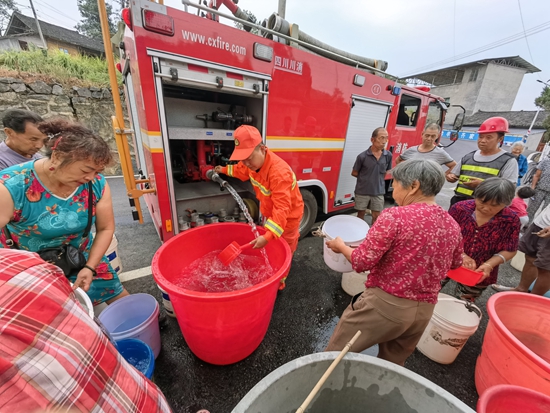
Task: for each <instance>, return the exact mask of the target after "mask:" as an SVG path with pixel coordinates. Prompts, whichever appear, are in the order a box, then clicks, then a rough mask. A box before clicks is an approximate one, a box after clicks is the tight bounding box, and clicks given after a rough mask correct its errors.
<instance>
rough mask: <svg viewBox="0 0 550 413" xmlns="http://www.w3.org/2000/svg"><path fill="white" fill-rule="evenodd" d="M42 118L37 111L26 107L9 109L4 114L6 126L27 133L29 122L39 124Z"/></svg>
mask: <svg viewBox="0 0 550 413" xmlns="http://www.w3.org/2000/svg"><path fill="white" fill-rule="evenodd" d="M42 120H43V119H42V118H41V117H40V116H38V115H37V114H36V113H34V112H31V111H30V110H25V109H8V110H6V111H5V112H4V113H3V114H2V123H3V124H4V128H10V129H13V130H14V131H15V132H16V133H25V128H26V127H27V122H30V123H34V124H38V123H40V122H42Z"/></svg>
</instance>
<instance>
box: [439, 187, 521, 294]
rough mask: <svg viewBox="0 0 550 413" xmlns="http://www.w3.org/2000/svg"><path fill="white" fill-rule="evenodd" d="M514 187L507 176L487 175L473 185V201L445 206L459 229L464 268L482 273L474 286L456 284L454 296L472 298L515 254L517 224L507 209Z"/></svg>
mask: <svg viewBox="0 0 550 413" xmlns="http://www.w3.org/2000/svg"><path fill="white" fill-rule="evenodd" d="M515 190H516V186H515V185H514V184H513V183H512V182H510V181H508V180H507V179H502V178H489V179H486V180H485V181H483V182H482V183H481V184H479V186H478V187H477V188H476V190H475V192H474V199H473V200H469V201H462V202H458V203H456V204H455V205H453V206H452V207H451V209H449V214H450V215H451V216H452V217H453V218H454V219H455V221H456V222H457V223H458V225H460V228H461V230H462V237H463V238H464V256H463V260H464V263H463V265H464V267H466V268H469V269H471V270H475V271H479V272H482V273H483V279H482V280H481V281H480V282H479V284H478V285H476V286H474V287H468V286H466V285H463V284H460V283H457V288H456V291H455V295H456V296H458V297H460V298H462V299H466V300H470V301H474V300H475V299H476V298H478V297H479V296H480V295H481V294H482V293H483V291H484V290H485V289H486V288H487V286H488V285H490V284H494V283H496V282H497V277H498V266H499V265H500V264H504V263H505V262H506V261H508V260H511V259H512V258H513V257H514V255H516V252H517V249H518V243H519V230H520V227H521V224H520V220H519V217H518V215H517V214H516V213H515V212H513V211H512V210H511V209H510V208H508V205H510V204H511V203H512V200H513V199H514V195H515Z"/></svg>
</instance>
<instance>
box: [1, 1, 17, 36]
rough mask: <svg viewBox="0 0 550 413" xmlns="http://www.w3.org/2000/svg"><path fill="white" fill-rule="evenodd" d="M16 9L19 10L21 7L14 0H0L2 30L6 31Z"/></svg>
mask: <svg viewBox="0 0 550 413" xmlns="http://www.w3.org/2000/svg"><path fill="white" fill-rule="evenodd" d="M15 11H17V12H18V11H19V9H18V8H17V6H16V5H15V1H14V0H0V32H2V33H3V32H4V29H5V28H6V26H7V25H8V22H9V21H10V17H11V15H12V13H13V12H15Z"/></svg>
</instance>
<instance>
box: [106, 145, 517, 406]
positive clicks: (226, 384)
mask: <svg viewBox="0 0 550 413" xmlns="http://www.w3.org/2000/svg"><path fill="white" fill-rule="evenodd" d="M447 143H448V141H446V142H444V144H447ZM474 149H476V144H475V143H474V142H467V141H459V142H457V143H455V144H454V145H452V146H451V147H449V148H448V151H449V153H450V154H451V156H453V157H454V158H455V159H459V158H460V157H462V156H463V155H464V154H465V153H467V152H470V151H472V150H474ZM109 184H110V185H111V188H112V192H113V200H114V208H115V216H116V223H117V230H116V234H117V238H118V240H119V255H120V257H121V259H122V264H123V267H124V272H128V271H131V270H136V269H139V268H142V267H147V266H149V265H150V263H151V259H152V257H153V255H154V253H155V251H156V250H157V249H158V247H159V246H160V242H159V240H158V236H157V234H156V231H155V229H154V227H153V224H152V222H151V220H150V218H149V217H148V214H147V212H146V211H145V213H144V217H145V223H144V224H143V225H139V224H137V223H134V222H133V221H132V220H131V215H130V208H129V207H128V203H127V200H126V198H125V189H124V185H123V182H122V179H120V178H111V179H110V180H109ZM452 188H453V185H451V184H446V185H445V188H444V190H443V191H442V192H441V194H440V195H438V197H437V201H438V203H439V204H440V205H442V206H443V207H445V208H446V207H448V204H449V199H450V197H451V196H452ZM322 248H323V247H322V240H321V239H319V238H314V237H307V238H305V239H303V240H301V241H300V243H299V245H298V250H297V252H296V254H295V256H294V259H293V262H292V268H291V271H290V274H289V278H288V281H287V288H286V289H285V290H284V291H283V292H281V293H279V296H278V298H277V301H276V304H275V309H274V312H273V316H272V320H271V324H270V327H269V330H268V332H267V335H266V337H265V339H264V341H263V342H262V344H261V345H260V347H259V348H258V349H257V350H256V351H255V352H254V353H253V354H252V355H251V356H250V357H248V358H247V359H246V360H243V361H242V362H239V363H237V364H234V365H231V366H225V367H219V366H213V365H209V364H207V363H204V362H202V361H201V360H199V359H197V358H196V357H195V356H194V355H193V354H192V353H191V351H190V350H189V348H188V347H187V345H186V343H185V340H184V339H183V337H182V335H181V333H180V330H179V326H178V324H177V321H176V320H175V319H172V318H169V317H164V318H163V319H162V320H161V335H162V352H161V354H160V355H159V357H158V359H157V361H156V369H155V382H156V383H157V384H158V385H159V387H160V388H161V389H162V391H163V392H164V394H165V395H166V397H167V398H168V400H169V402H170V403H171V404H172V406H173V408H174V411H175V412H181V413H195V412H197V411H198V410H199V409H208V410H209V411H210V412H211V413H226V412H230V411H231V410H232V408H233V407H234V406H235V405H236V404H237V403H238V401H239V400H240V399H241V398H242V397H243V396H244V395H245V394H246V393H247V392H248V391H249V390H250V389H251V388H252V387H253V386H254V385H255V384H256V383H257V382H258V381H260V380H261V379H262V378H263V377H265V376H266V375H267V374H269V373H270V372H271V371H273V370H275V369H276V368H277V367H279V366H281V365H283V364H285V363H287V362H289V361H291V360H293V359H295V358H298V357H301V356H304V355H306V354H310V353H314V352H318V351H322V350H323V348H324V347H325V345H326V344H327V342H328V339H329V337H330V334H331V332H332V330H333V328H334V326H335V324H336V322H337V321H338V318H339V316H340V314H341V313H342V311H343V310H344V308H345V307H346V306H347V304H348V303H349V300H350V297H349V296H348V295H347V294H346V293H345V292H344V291H343V290H342V288H341V286H340V283H341V274H339V273H336V272H334V271H332V270H330V269H329V268H327V267H326V265H325V264H324V262H323V258H322ZM499 277H500V278H499V280H500V282H502V283H504V284H508V285H514V283H516V282H517V281H519V272H518V271H516V270H515V269H513V268H512V267H511V266H509V265H508V264H505V265H503V266H501V269H500V275H499ZM452 284H453V283H449V285H447V286H446V287H445V289H444V290H443V292H449V291H450V290H451V289H452V288H453V285H452ZM124 285H125V287H126V288H127V289H128V291H130V292H131V293H137V292H145V293H149V294H152V295H153V296H155V297H156V298H157V299H158V300H159V301H160V298H161V297H160V294H159V291H158V289H157V288H156V285H155V283H154V281H153V279H152V276H150V275H147V276H145V277H142V278H138V279H134V280H131V281H127V282H125V283H124ZM492 294H493V291H491V290H490V289H489V290H488V291H486V292H485V294H484V296H483V297H482V298H481V299H480V300H479V302H478V303H477V305H478V306H479V307H480V308H481V309H482V310H483V318H482V321H481V324H480V328H479V329H478V331H477V332H476V333H475V334H474V335H473V336H472V337H471V338H470V339H469V341H468V343H467V344H466V346H465V347H464V349H463V350H462V351H461V353H460V354H459V356H458V358H457V360H456V361H455V362H454V363H453V364H451V365H441V364H437V363H435V362H433V361H431V360H430V359H428V358H426V357H425V356H424V355H422V354H421V353H419V352H418V351H415V353H414V354H413V355H412V356H411V357H410V358H409V359H408V360H407V363H406V365H405V366H406V367H407V368H409V369H410V370H412V371H414V372H416V373H418V374H420V375H422V376H424V377H426V378H427V379H429V380H431V381H433V382H435V383H437V384H438V385H439V386H441V387H443V388H444V389H446V390H447V391H449V392H450V393H452V394H454V395H455V396H456V397H458V398H459V399H461V400H462V401H463V402H465V403H466V404H468V405H469V406H471V407H472V408H475V405H476V402H477V393H476V390H475V385H474V369H475V363H476V359H477V356H478V354H479V353H480V350H481V344H482V340H483V333H484V331H485V327H486V324H487V313H486V311H485V304H486V301H487V299H488V297H489V296H490V295H492ZM220 351H223V349H220ZM366 353H367V354H371V355H375V354H376V351H375V349H369V350H367V351H366ZM314 384H315V383H314V380H313V379H312V383H311V385H312V387H313V385H314Z"/></svg>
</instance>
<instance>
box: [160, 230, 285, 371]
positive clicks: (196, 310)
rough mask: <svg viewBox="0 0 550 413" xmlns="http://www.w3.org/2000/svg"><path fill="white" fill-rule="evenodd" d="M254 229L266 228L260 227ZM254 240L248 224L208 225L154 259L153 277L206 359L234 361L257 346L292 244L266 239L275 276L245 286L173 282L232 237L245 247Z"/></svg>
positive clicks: (196, 349) (166, 247)
mask: <svg viewBox="0 0 550 413" xmlns="http://www.w3.org/2000/svg"><path fill="white" fill-rule="evenodd" d="M258 230H259V231H260V234H262V233H264V232H265V230H264V229H263V228H260V227H259V228H258ZM252 239H253V236H252V233H251V231H250V227H249V226H248V225H247V224H239V223H220V224H210V225H205V226H201V227H197V228H194V229H191V230H188V231H185V232H183V233H181V234H179V235H177V236H176V237H174V238H172V239H170V240H169V241H168V242H166V243H164V244H163V245H162V246H161V247H160V248H159V250H158V251H157V252H156V253H155V256H154V257H153V262H152V272H153V277H154V278H155V281H156V282H157V283H158V284H159V285H160V286H161V287H162V289H163V290H165V291H166V292H167V293H168V295H169V296H170V300H171V302H172V305H173V307H174V312H175V313H176V316H177V319H178V323H179V325H180V329H181V332H182V334H183V337H184V338H185V341H186V342H187V345H188V346H189V348H190V349H191V351H192V352H193V353H194V354H195V355H196V356H197V357H198V358H200V359H201V360H204V361H206V362H208V363H212V364H218V365H226V364H232V363H236V362H238V361H240V360H242V359H244V358H246V357H248V356H249V355H250V354H252V352H253V351H254V350H256V348H258V346H259V345H260V343H261V342H262V340H263V338H264V336H265V333H266V332H267V328H268V326H269V322H270V320H271V314H272V312H273V306H274V304H275V299H276V297H277V291H278V288H279V283H280V280H281V279H282V278H283V277H285V276H286V275H287V274H288V271H289V269H290V262H291V259H292V254H291V252H290V247H289V246H288V244H287V243H286V242H285V241H284V240H273V241H271V242H269V244H267V246H266V248H265V250H266V252H267V255H268V258H269V262H270V264H271V266H272V268H273V271H274V274H273V276H271V277H270V278H269V279H267V280H266V281H264V282H262V283H260V284H257V285H254V286H252V287H249V288H246V289H244V290H238V291H231V292H224V293H204V292H197V291H191V290H186V289H184V288H181V287H178V286H176V285H175V284H174V282H175V281H176V280H177V279H178V278H179V277H181V276H182V270H183V268H184V267H186V266H188V265H189V264H191V263H192V262H193V261H195V260H196V259H197V258H200V257H202V256H204V255H205V254H207V253H209V252H211V251H213V250H223V249H224V248H225V247H227V246H228V245H229V244H230V243H231V242H232V241H237V242H238V243H239V244H240V245H243V244H245V243H247V242H250V241H251V240H252ZM246 254H247V255H251V254H253V255H258V256H260V251H259V250H248V251H247V252H246Z"/></svg>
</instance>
